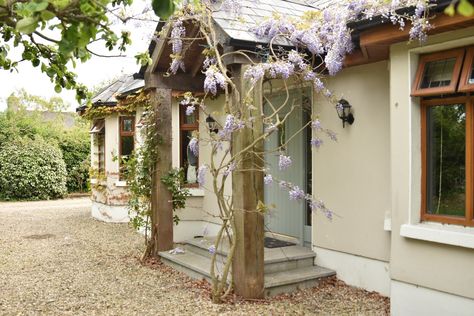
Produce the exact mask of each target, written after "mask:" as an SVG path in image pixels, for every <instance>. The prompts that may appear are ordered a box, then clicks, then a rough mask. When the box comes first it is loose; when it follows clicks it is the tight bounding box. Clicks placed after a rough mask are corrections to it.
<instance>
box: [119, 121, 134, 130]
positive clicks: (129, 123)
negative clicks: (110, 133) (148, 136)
mask: <svg viewBox="0 0 474 316" xmlns="http://www.w3.org/2000/svg"><path fill="white" fill-rule="evenodd" d="M122 131H123V132H133V119H131V118H124V119H122Z"/></svg>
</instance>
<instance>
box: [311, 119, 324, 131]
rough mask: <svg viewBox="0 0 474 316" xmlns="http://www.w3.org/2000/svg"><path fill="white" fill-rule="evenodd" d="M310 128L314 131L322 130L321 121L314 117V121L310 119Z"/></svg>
mask: <svg viewBox="0 0 474 316" xmlns="http://www.w3.org/2000/svg"><path fill="white" fill-rule="evenodd" d="M311 128H312V129H314V130H315V131H320V130H322V126H321V121H320V120H319V119H315V120H314V121H312V122H311Z"/></svg>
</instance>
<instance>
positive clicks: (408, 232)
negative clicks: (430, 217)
mask: <svg viewBox="0 0 474 316" xmlns="http://www.w3.org/2000/svg"><path fill="white" fill-rule="evenodd" d="M400 236H403V237H407V238H412V239H418V240H425V241H431V242H436V243H440V244H446V245H452V246H459V247H464V248H470V249H474V228H473V227H462V226H454V225H445V224H438V223H420V224H404V225H402V226H401V227H400Z"/></svg>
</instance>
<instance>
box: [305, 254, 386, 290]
mask: <svg viewBox="0 0 474 316" xmlns="http://www.w3.org/2000/svg"><path fill="white" fill-rule="evenodd" d="M313 251H314V252H315V253H316V258H315V264H316V265H318V266H321V267H325V268H329V269H333V270H336V272H337V277H338V278H339V279H341V280H342V281H344V282H346V283H347V284H349V285H352V286H356V287H360V288H363V289H366V290H368V291H376V292H379V293H380V294H382V295H384V296H390V265H389V263H388V262H385V261H380V260H376V259H371V258H366V257H361V256H356V255H353V254H349V253H345V252H340V251H335V250H330V249H325V248H321V247H313Z"/></svg>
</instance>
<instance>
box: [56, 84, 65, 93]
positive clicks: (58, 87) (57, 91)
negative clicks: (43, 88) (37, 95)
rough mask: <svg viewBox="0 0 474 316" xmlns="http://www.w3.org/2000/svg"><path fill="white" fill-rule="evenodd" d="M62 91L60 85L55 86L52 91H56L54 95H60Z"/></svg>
mask: <svg viewBox="0 0 474 316" xmlns="http://www.w3.org/2000/svg"><path fill="white" fill-rule="evenodd" d="M62 90H63V88H61V86H60V85H58V84H57V85H55V86H54V91H56V93H61V91H62Z"/></svg>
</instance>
